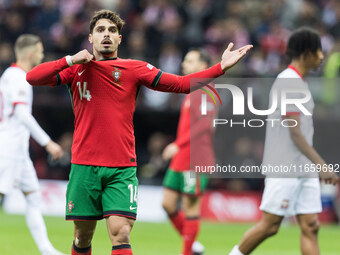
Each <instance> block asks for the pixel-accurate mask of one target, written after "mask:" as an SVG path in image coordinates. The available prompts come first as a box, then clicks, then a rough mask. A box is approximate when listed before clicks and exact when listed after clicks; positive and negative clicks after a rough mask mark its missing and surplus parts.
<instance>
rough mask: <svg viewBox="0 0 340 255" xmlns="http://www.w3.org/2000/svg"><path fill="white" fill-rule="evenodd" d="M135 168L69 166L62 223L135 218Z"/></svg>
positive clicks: (136, 189)
mask: <svg viewBox="0 0 340 255" xmlns="http://www.w3.org/2000/svg"><path fill="white" fill-rule="evenodd" d="M137 192H138V180H137V177H136V167H102V166H88V165H77V164H72V166H71V172H70V180H69V182H68V185H67V193H66V220H100V219H103V218H105V217H108V216H111V215H117V216H122V217H127V218H131V219H136V216H137Z"/></svg>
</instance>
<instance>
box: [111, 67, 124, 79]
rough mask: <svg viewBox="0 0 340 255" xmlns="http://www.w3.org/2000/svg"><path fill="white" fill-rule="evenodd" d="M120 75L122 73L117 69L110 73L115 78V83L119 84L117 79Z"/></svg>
mask: <svg viewBox="0 0 340 255" xmlns="http://www.w3.org/2000/svg"><path fill="white" fill-rule="evenodd" d="M121 75H122V71H121V70H119V69H118V68H117V67H115V69H114V70H113V71H112V76H113V78H115V82H119V78H120V76H121Z"/></svg>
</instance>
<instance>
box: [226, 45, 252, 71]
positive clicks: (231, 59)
mask: <svg viewBox="0 0 340 255" xmlns="http://www.w3.org/2000/svg"><path fill="white" fill-rule="evenodd" d="M233 47H234V44H233V43H229V45H228V47H227V49H226V50H225V51H224V52H223V55H222V60H221V67H222V70H223V71H224V72H225V71H227V70H228V69H229V68H231V67H233V66H234V65H236V64H237V62H238V61H240V59H241V58H243V56H244V55H246V53H247V52H248V51H249V50H250V49H251V48H253V45H246V46H243V47H241V48H239V49H237V50H232V48H233Z"/></svg>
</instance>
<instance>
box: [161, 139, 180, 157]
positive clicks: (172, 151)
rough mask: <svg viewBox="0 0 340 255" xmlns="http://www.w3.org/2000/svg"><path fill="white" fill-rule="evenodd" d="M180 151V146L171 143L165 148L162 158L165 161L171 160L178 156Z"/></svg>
mask: <svg viewBox="0 0 340 255" xmlns="http://www.w3.org/2000/svg"><path fill="white" fill-rule="evenodd" d="M178 151H179V148H178V146H177V145H176V144H175V143H170V144H168V146H166V147H165V149H164V151H163V154H162V157H163V159H164V160H170V159H172V158H173V156H175V155H176V154H177V152H178Z"/></svg>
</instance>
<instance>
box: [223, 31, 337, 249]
mask: <svg viewBox="0 0 340 255" xmlns="http://www.w3.org/2000/svg"><path fill="white" fill-rule="evenodd" d="M287 55H288V56H289V57H290V58H291V63H290V65H289V66H288V68H287V69H285V70H284V71H283V72H281V73H280V74H279V76H278V79H276V81H275V83H274V85H273V87H272V91H271V92H273V90H274V89H277V91H280V90H281V91H282V90H286V89H289V91H292V89H295V91H294V92H293V93H291V92H290V93H289V98H294V99H296V100H297V101H300V102H301V100H304V99H305V98H307V99H308V101H307V99H306V100H305V101H307V102H304V103H303V106H304V107H303V108H304V109H303V110H302V107H301V105H302V104H300V107H297V106H295V105H288V106H287V109H286V114H285V115H281V107H280V103H279V104H278V105H279V107H278V109H276V111H275V112H274V113H273V114H271V115H269V116H268V117H269V118H270V119H281V118H282V119H286V120H287V121H288V122H290V123H289V124H288V125H289V126H294V127H289V128H288V127H283V126H281V125H274V126H271V124H270V125H268V124H267V129H266V140H265V150H264V156H263V163H262V165H263V166H267V168H268V169H269V166H275V167H278V168H280V167H284V168H285V169H291V170H292V171H291V172H288V173H285V172H284V171H282V172H281V173H276V172H274V173H270V174H269V173H268V171H267V174H266V179H265V189H264V193H263V196H262V203H261V206H260V209H261V210H262V211H263V215H262V219H261V221H260V222H258V223H257V224H256V225H255V226H254V227H252V228H251V229H249V230H248V231H247V232H246V233H245V234H244V235H243V237H242V239H241V241H240V243H239V245H236V246H235V247H234V248H233V250H232V251H231V252H230V253H229V255H246V254H250V253H251V252H252V251H253V250H254V249H255V248H256V247H257V246H258V245H260V244H261V243H262V242H263V241H264V240H266V239H267V238H268V237H270V236H272V235H275V234H276V233H277V231H278V230H279V227H280V225H281V222H282V219H283V217H284V216H288V215H296V218H297V221H298V223H299V227H300V229H301V235H300V247H301V254H303V255H319V254H320V250H319V244H318V230H319V221H318V213H319V212H321V210H322V207H321V194H320V183H319V178H318V177H320V178H321V179H323V180H324V181H325V182H326V183H331V184H334V185H335V184H336V183H337V182H338V177H337V175H336V174H335V173H334V172H332V169H331V167H329V166H328V165H327V164H326V163H325V161H324V160H323V158H322V157H321V156H320V155H319V154H318V152H317V151H316V150H315V149H314V148H313V133H314V128H313V119H312V114H313V109H314V102H313V98H312V97H308V95H311V93H310V90H309V87H308V84H307V82H306V81H305V80H304V76H305V75H306V74H307V73H308V72H309V71H310V70H312V69H316V68H317V67H318V66H319V65H320V63H321V62H322V60H323V54H322V51H321V40H320V36H319V35H318V34H317V33H316V32H315V31H314V30H312V29H309V28H300V29H298V30H297V31H295V32H294V33H293V34H292V35H291V37H290V39H289V42H288V46H287ZM306 95H307V96H306ZM271 103H272V102H270V103H269V105H271ZM306 110H307V112H309V113H310V114H308V113H307V112H306ZM288 119H290V120H288ZM295 124H296V125H295ZM289 166H291V167H289ZM287 167H288V168H287ZM319 167H320V168H321V169H322V170H324V171H321V172H320V173H319V175H318V174H317V171H312V169H314V170H315V169H316V168H319ZM295 170H296V171H295ZM275 252H279V251H275Z"/></svg>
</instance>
